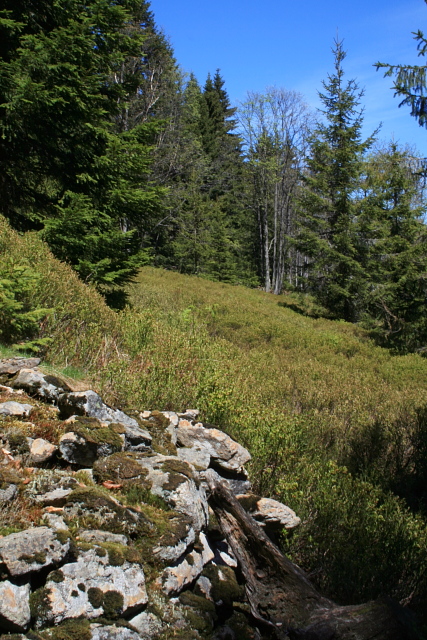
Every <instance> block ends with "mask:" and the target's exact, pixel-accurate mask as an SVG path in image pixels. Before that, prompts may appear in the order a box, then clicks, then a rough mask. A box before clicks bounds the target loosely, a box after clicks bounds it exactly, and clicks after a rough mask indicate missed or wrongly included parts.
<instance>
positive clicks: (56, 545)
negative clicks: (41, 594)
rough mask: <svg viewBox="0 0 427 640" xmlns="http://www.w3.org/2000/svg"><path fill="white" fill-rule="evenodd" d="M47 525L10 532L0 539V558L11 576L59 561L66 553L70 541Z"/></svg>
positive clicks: (37, 569) (38, 569) (20, 574)
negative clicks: (62, 540)
mask: <svg viewBox="0 0 427 640" xmlns="http://www.w3.org/2000/svg"><path fill="white" fill-rule="evenodd" d="M60 538H61V539H62V537H61V536H59V537H58V535H57V533H56V532H55V531H52V529H50V528H49V527H34V528H33V529H26V530H25V531H20V532H19V533H11V534H10V535H8V536H6V537H5V538H1V539H0V558H1V561H2V563H3V564H4V565H6V568H7V570H8V571H9V573H10V574H11V575H12V576H22V575H25V574H27V573H30V572H32V571H40V569H43V568H44V567H49V566H50V565H52V564H56V563H58V562H61V561H62V560H63V559H64V558H65V556H66V555H67V553H68V550H69V548H70V541H69V540H68V539H66V540H65V541H64V542H61V539H60Z"/></svg>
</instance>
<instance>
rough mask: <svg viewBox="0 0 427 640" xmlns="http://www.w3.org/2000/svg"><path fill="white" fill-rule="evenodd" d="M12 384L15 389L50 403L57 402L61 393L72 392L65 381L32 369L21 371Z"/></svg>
mask: <svg viewBox="0 0 427 640" xmlns="http://www.w3.org/2000/svg"><path fill="white" fill-rule="evenodd" d="M10 384H11V386H12V387H13V388H14V389H23V390H24V391H26V392H27V393H28V394H30V395H36V396H38V397H39V398H43V399H44V400H48V401H49V402H56V401H57V400H58V398H59V396H60V395H61V393H64V392H65V391H71V389H70V387H69V386H68V384H67V383H66V382H65V381H64V380H61V379H60V378H57V377H56V376H50V375H46V374H43V373H41V371H34V369H31V368H27V369H21V370H20V371H19V373H18V374H17V375H16V377H15V378H14V379H13V380H12V381H11V383H10Z"/></svg>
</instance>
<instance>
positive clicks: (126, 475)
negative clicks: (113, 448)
mask: <svg viewBox="0 0 427 640" xmlns="http://www.w3.org/2000/svg"><path fill="white" fill-rule="evenodd" d="M137 455H138V454H135V453H132V452H128V451H122V452H120V453H113V454H112V455H111V456H108V457H107V458H102V459H101V460H97V461H96V462H95V464H94V466H93V473H94V476H95V478H96V479H97V480H98V482H105V481H106V480H111V481H113V482H117V483H126V481H129V480H133V481H134V480H135V479H137V478H142V479H144V478H145V477H146V476H147V474H148V471H147V469H143V468H142V467H141V465H140V464H138V461H137Z"/></svg>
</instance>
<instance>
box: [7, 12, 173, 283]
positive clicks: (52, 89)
mask: <svg viewBox="0 0 427 640" xmlns="http://www.w3.org/2000/svg"><path fill="white" fill-rule="evenodd" d="M138 9H139V3H138V2H135V1H134V0H124V1H123V2H122V3H114V4H111V3H110V2H108V1H107V0H93V1H91V2H88V3H86V4H85V5H84V7H83V6H82V5H81V4H80V3H79V2H77V0H69V2H67V3H65V5H64V4H61V5H59V4H58V3H56V2H54V1H53V0H47V1H46V2H45V3H44V4H43V6H39V7H38V8H37V10H36V11H33V10H32V9H31V10H30V8H29V7H27V6H26V4H25V3H22V5H21V4H20V3H18V4H16V3H14V4H13V6H12V4H11V6H10V7H7V8H6V9H5V10H4V11H3V13H2V19H3V22H2V23H1V25H0V26H2V28H3V32H4V33H5V35H6V40H5V42H6V43H7V49H6V50H3V56H2V58H1V60H0V94H1V95H0V128H1V134H2V135H1V140H0V166H1V171H2V175H3V180H2V183H1V187H0V201H1V211H2V213H3V214H4V215H5V216H6V217H7V218H8V219H9V220H10V221H11V223H12V224H13V225H14V226H15V228H18V229H21V230H27V229H41V230H43V235H44V237H45V238H46V239H47V240H48V241H49V242H50V244H51V246H52V249H53V250H54V251H55V253H56V255H58V256H59V257H60V258H61V259H64V260H66V261H67V262H70V263H71V264H73V265H74V266H75V267H76V268H77V270H78V271H79V272H80V273H82V275H83V276H84V278H85V279H86V280H87V281H91V282H93V283H94V284H96V285H97V286H99V287H100V289H103V288H105V287H107V288H108V287H110V286H111V285H114V286H115V287H118V286H120V285H122V284H123V283H124V282H126V281H127V280H128V279H129V277H130V276H131V275H132V274H133V273H135V270H136V266H137V265H138V264H141V261H140V260H139V255H140V254H139V252H140V247H141V243H140V244H139V245H138V242H136V237H137V236H135V241H132V238H131V236H129V235H126V233H123V226H124V225H123V221H124V220H127V219H129V218H131V219H132V220H133V221H135V220H136V221H137V225H136V226H137V227H138V230H139V236H141V235H143V233H144V226H145V227H146V226H147V220H148V218H149V217H151V216H152V215H153V212H154V211H157V210H158V209H159V207H160V201H161V197H162V191H161V189H158V188H157V187H152V186H150V185H149V184H148V183H147V173H148V165H149V160H148V153H149V148H148V147H147V138H148V137H149V136H151V139H152V140H153V141H154V138H153V130H152V128H151V126H148V128H145V129H144V125H140V126H139V128H137V129H136V130H135V131H134V133H133V134H132V135H128V134H127V132H124V133H116V134H115V133H114V132H113V128H112V123H113V119H114V117H115V116H117V115H118V110H119V107H120V105H121V102H120V100H123V99H125V97H126V95H127V94H128V92H129V90H130V89H129V84H130V81H129V82H128V81H127V82H124V83H123V84H120V83H118V82H116V80H115V73H117V71H118V70H119V69H121V68H122V66H123V65H125V63H126V61H127V60H128V59H129V58H135V57H137V56H140V51H141V47H142V46H143V42H144V35H143V32H142V31H141V29H140V28H139V29H134V30H129V29H125V28H124V27H125V25H128V24H129V23H131V21H132V18H133V12H135V11H136V15H135V16H134V21H135V19H136V17H137V16H138V15H139V14H138ZM118 149H119V150H120V161H119V162H118V160H117V155H118ZM125 226H126V225H125ZM134 226H135V225H134ZM89 229H90V234H88V230H89ZM126 230H127V229H125V231H126ZM121 235H122V236H123V237H121ZM73 236H74V237H73ZM112 253H114V254H115V255H114V258H113V257H112ZM83 265H84V266H83Z"/></svg>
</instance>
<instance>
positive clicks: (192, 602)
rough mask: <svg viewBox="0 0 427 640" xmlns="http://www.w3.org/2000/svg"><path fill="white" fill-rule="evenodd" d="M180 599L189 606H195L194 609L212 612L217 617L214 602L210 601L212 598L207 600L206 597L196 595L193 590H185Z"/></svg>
mask: <svg viewBox="0 0 427 640" xmlns="http://www.w3.org/2000/svg"><path fill="white" fill-rule="evenodd" d="M179 601H180V603H181V604H183V605H185V606H187V607H193V609H197V610H198V611H203V612H204V613H210V614H211V615H212V616H214V617H216V615H215V611H216V609H215V605H214V603H213V602H210V600H207V599H206V598H202V597H201V596H196V595H195V594H194V593H193V592H192V591H184V592H183V593H181V595H180V596H179Z"/></svg>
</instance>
